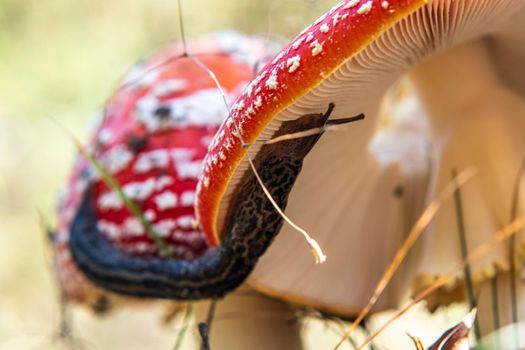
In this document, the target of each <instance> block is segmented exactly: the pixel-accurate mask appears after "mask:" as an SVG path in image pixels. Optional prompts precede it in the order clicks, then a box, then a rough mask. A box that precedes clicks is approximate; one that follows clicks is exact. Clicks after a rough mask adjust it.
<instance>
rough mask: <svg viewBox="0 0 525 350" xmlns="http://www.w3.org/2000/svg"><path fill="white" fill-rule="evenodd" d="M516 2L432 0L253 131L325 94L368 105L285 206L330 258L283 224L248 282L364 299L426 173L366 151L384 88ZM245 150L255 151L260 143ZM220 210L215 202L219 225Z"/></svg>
mask: <svg viewBox="0 0 525 350" xmlns="http://www.w3.org/2000/svg"><path fill="white" fill-rule="evenodd" d="M518 2H519V1H512V0H480V1H468V0H458V1H454V0H441V1H431V2H430V3H429V4H428V5H426V6H425V7H424V8H422V9H420V10H418V11H416V12H415V13H414V14H412V15H410V16H409V17H408V18H406V19H405V20H403V21H401V22H399V23H398V24H396V25H395V26H394V27H391V28H390V29H389V30H387V31H386V32H384V33H383V34H382V35H381V36H379V37H378V38H377V39H376V40H375V41H374V42H372V43H371V44H370V45H368V46H367V47H366V48H365V49H364V50H363V51H361V52H359V53H358V54H356V55H355V56H354V57H352V58H350V59H348V60H347V61H346V62H345V63H344V64H343V65H342V66H341V67H340V68H339V69H338V70H337V71H335V72H334V73H333V74H332V75H331V76H330V77H328V78H327V79H326V80H325V81H324V82H323V83H322V84H320V85H319V86H317V87H316V88H315V89H314V90H312V91H311V92H309V93H307V94H306V95H304V96H303V97H301V98H300V99H298V100H297V102H296V103H295V104H294V105H293V106H290V107H288V108H287V109H285V110H284V111H282V112H281V113H280V114H279V115H277V116H276V117H275V118H274V119H273V121H272V122H271V123H270V124H269V125H268V127H267V128H266V129H265V131H264V132H263V133H262V134H261V135H260V137H259V140H268V139H270V138H271V137H272V135H273V133H274V132H275V130H277V129H278V128H279V126H280V125H281V124H282V123H283V122H285V121H289V120H295V119H298V118H300V117H301V116H303V115H305V114H309V113H321V112H324V111H325V110H326V109H327V106H328V103H330V102H333V103H335V110H334V113H333V114H332V116H331V118H332V119H336V118H342V117H350V116H353V115H357V114H359V113H365V115H366V119H365V120H364V121H361V122H357V123H354V124H351V125H350V126H348V127H347V128H346V129H345V130H344V131H340V132H331V133H327V134H326V135H325V136H323V138H322V139H321V141H320V142H319V143H318V145H316V147H315V148H314V150H313V151H312V152H311V153H310V154H309V155H308V157H307V158H306V160H305V164H304V168H303V171H302V173H301V175H300V177H299V180H298V182H297V184H296V185H295V187H294V189H293V191H292V193H291V196H290V201H289V204H288V208H287V211H286V212H287V214H288V215H289V216H290V217H291V219H292V220H294V221H295V222H296V223H298V224H299V225H300V226H302V227H303V228H305V229H306V230H307V231H308V232H309V233H310V234H312V235H313V237H314V238H315V239H317V240H318V241H319V244H320V245H321V247H322V248H323V249H324V250H325V253H326V254H327V256H328V260H327V262H326V263H325V264H323V265H320V266H314V262H313V258H312V256H311V255H310V252H309V250H308V248H307V246H306V244H305V242H304V241H303V240H302V238H301V237H300V235H298V234H297V233H296V232H293V229H291V228H289V227H285V228H284V229H283V232H281V234H280V235H279V237H278V238H277V241H276V242H275V244H274V245H273V246H272V247H271V248H270V250H269V252H268V253H267V254H266V255H265V256H264V257H263V259H262V261H261V262H260V263H259V265H258V266H257V268H256V270H255V271H254V273H253V275H252V277H251V281H252V283H253V284H254V285H256V286H259V287H261V288H262V289H263V290H267V291H269V292H271V293H275V294H278V295H281V296H285V297H288V298H289V299H292V300H300V301H301V302H303V303H307V304H311V305H315V306H320V307H323V306H324V307H325V308H328V309H332V310H336V311H337V312H340V313H343V314H348V313H354V312H356V310H359V308H361V307H363V306H364V304H365V302H366V301H367V300H368V298H369V297H370V295H371V290H372V288H373V285H374V284H375V283H376V282H377V280H378V278H379V276H380V275H381V273H382V272H383V270H384V269H385V266H386V265H387V264H388V263H389V262H390V261H391V259H392V257H393V254H394V252H395V249H397V248H398V247H399V245H400V243H401V242H402V240H403V238H404V235H405V234H406V233H407V232H408V230H409V228H410V226H411V225H412V223H413V222H414V220H415V218H416V217H417V215H418V214H419V213H420V211H421V210H422V208H423V205H424V199H423V196H422V195H421V193H422V192H424V191H421V189H422V188H423V187H422V186H425V183H426V179H427V178H426V174H425V173H424V172H412V173H410V172H409V173H407V172H404V171H401V170H400V169H401V168H400V167H398V166H397V164H390V165H389V166H385V165H384V164H379V162H378V161H377V160H376V159H375V158H374V156H373V155H371V154H370V152H369V151H368V144H369V142H370V140H371V138H372V137H373V135H374V133H375V131H376V125H377V114H378V113H377V110H378V107H379V105H380V101H381V98H382V96H383V95H384V93H385V91H386V90H387V88H388V87H389V86H390V85H391V84H392V83H393V82H394V81H395V80H396V79H397V78H398V77H399V76H400V75H401V74H402V73H404V72H406V71H407V70H409V69H410V68H411V67H412V66H414V65H415V64H416V63H417V62H420V61H421V60H423V59H424V58H426V57H428V56H430V55H432V54H434V53H436V52H439V51H440V50H442V49H443V48H446V47H449V46H451V45H452V44H459V43H461V42H465V41H468V40H470V39H472V38H476V37H480V36H482V34H480V32H483V33H489V32H490V31H491V30H492V29H493V28H494V27H495V26H496V25H498V24H499V23H496V22H495V21H494V20H493V18H502V16H501V13H502V12H509V13H510V12H511V11H512V9H513V7H514V6H518ZM467 4H469V6H467ZM472 4H476V6H472ZM495 4H497V5H496V6H495ZM494 8H496V10H494ZM419 141H421V142H422V143H419V145H421V144H424V140H419ZM250 151H251V152H250V153H251V155H252V157H253V158H255V155H256V152H257V151H258V148H255V147H252V148H251V150H250ZM386 151H388V150H386ZM407 159H408V160H407V161H409V162H418V163H420V164H419V165H422V166H414V167H409V168H411V169H424V168H425V165H424V164H426V162H427V159H425V158H424V157H419V158H414V157H407ZM401 166H403V165H402V164H401ZM403 168H406V167H403ZM247 169H248V164H247V162H246V161H243V162H242V163H241V164H240V165H239V167H238V170H237V172H236V173H235V175H234V176H233V177H232V180H231V182H230V184H229V187H228V189H227V192H226V195H225V197H224V198H223V200H222V203H229V197H230V196H231V194H232V192H233V190H234V189H235V186H236V185H237V183H238V182H239V181H240V178H241V177H242V174H243V173H244V171H247ZM398 185H400V186H401V187H403V188H404V194H403V196H402V197H401V198H399V197H396V196H394V195H393V191H394V188H396V187H397V186H398ZM226 210H227V208H226V207H225V206H221V208H220V211H219V225H218V227H219V228H220V227H222V223H223V221H224V216H225V214H226ZM408 275H410V274H408V273H405V274H404V276H408ZM408 282H410V281H408V278H406V280H405V281H403V280H402V278H399V281H398V282H397V286H398V287H402V286H405V285H406V283H408ZM334 284H336V285H337V288H334ZM401 289H404V288H401ZM399 296H400V295H399V293H398V292H397V291H396V290H394V289H391V292H390V294H389V295H387V296H386V297H384V298H382V299H381V305H380V307H381V308H384V307H389V306H393V304H394V303H395V302H396V301H397V300H398V298H399Z"/></svg>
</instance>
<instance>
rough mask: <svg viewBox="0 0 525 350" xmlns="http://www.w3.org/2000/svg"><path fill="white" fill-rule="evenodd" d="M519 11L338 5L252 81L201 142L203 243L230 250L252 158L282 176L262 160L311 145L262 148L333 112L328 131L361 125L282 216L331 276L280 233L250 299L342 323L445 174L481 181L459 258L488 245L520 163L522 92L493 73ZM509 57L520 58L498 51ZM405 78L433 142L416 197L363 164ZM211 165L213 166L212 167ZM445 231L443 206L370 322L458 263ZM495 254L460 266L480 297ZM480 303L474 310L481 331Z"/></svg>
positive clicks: (416, 3) (384, 172) (505, 70)
mask: <svg viewBox="0 0 525 350" xmlns="http://www.w3.org/2000/svg"><path fill="white" fill-rule="evenodd" d="M524 4H525V3H524V2H522V1H513V0H499V1H468V0H399V1H394V0H388V1H380V0H346V1H342V2H340V3H339V4H338V5H336V6H334V7H333V8H332V9H331V10H330V11H329V12H328V13H327V14H325V15H324V16H322V17H321V18H319V19H318V20H317V21H316V22H315V23H314V24H312V25H311V26H310V27H308V28H306V29H305V30H304V31H303V32H302V33H300V34H299V35H298V36H297V37H296V38H295V39H294V40H293V41H292V42H291V43H290V44H289V45H288V46H287V47H285V48H284V49H283V50H282V51H281V52H280V53H279V54H278V55H277V56H276V57H275V58H274V60H273V61H272V62H271V63H269V64H268V65H267V66H266V67H265V68H263V69H262V70H261V72H260V73H259V75H258V77H257V78H256V79H255V80H254V81H253V82H252V84H250V86H249V87H248V88H247V89H246V90H245V91H244V93H243V94H242V95H241V96H239V97H238V99H237V101H236V103H235V104H234V106H233V107H232V109H231V114H232V115H231V118H229V119H228V120H227V121H226V122H225V123H223V124H222V126H221V128H220V129H219V131H218V133H217V134H216V136H215V140H214V141H213V142H212V143H211V146H210V149H209V152H208V154H207V156H206V160H205V164H206V165H205V168H204V172H203V175H202V178H201V179H200V182H199V191H198V195H197V214H198V220H199V225H200V227H201V229H202V230H203V232H204V233H205V234H206V235H207V236H208V239H209V240H210V241H212V242H214V243H216V244H219V243H220V242H225V244H227V243H228V240H229V239H230V238H229V237H230V236H229V234H230V230H231V227H232V225H235V224H236V222H237V220H238V219H239V217H238V215H237V212H236V210H237V208H238V205H239V203H243V201H244V200H245V198H246V196H247V192H246V189H247V188H249V187H247V183H248V182H250V181H251V179H252V177H253V175H252V172H251V169H250V165H249V159H253V161H254V163H255V166H256V168H257V169H258V171H259V172H260V173H264V174H267V173H268V172H269V171H270V172H271V173H273V174H274V175H273V176H274V177H277V176H282V173H281V172H280V169H279V168H277V167H275V168H272V165H271V164H268V163H267V161H266V160H267V159H271V158H272V157H277V158H278V159H281V157H283V153H284V152H283V151H281V149H286V148H287V147H289V152H290V153H292V154H293V152H294V151H296V150H297V149H299V148H300V146H298V144H301V143H303V142H304V145H305V147H307V146H308V147H309V146H310V145H309V142H310V140H309V139H308V138H305V139H303V140H302V141H300V140H299V141H298V140H296V139H294V141H293V142H291V144H290V145H287V144H286V142H283V143H282V144H281V146H280V148H279V149H272V148H270V147H268V145H267V144H265V142H266V141H268V140H270V139H272V138H274V137H276V136H278V135H281V134H282V133H289V132H290V130H291V129H294V130H297V129H299V130H307V129H310V128H313V127H315V126H317V125H318V124H316V123H324V122H325V121H324V120H321V121H320V120H319V119H316V118H312V117H311V116H312V115H314V114H317V115H319V116H321V115H324V114H323V112H324V111H325V110H327V107H328V105H329V104H330V103H333V104H334V105H335V108H334V110H333V113H332V114H331V115H330V119H337V118H341V117H346V116H351V115H356V114H358V113H364V114H365V115H366V116H367V120H365V121H364V122H361V123H359V124H355V125H352V126H351V127H349V128H348V130H347V131H346V132H340V133H332V134H330V135H329V137H324V138H323V139H321V140H320V141H319V142H318V144H317V145H315V147H313V149H312V151H311V152H310V154H309V155H308V157H306V159H305V161H304V167H303V169H302V171H301V173H300V175H299V176H298V178H297V180H296V181H297V184H296V185H295V186H294V188H293V190H292V191H291V194H290V198H289V201H288V207H287V214H288V215H289V216H290V217H291V218H292V219H296V220H297V221H299V222H300V223H301V224H302V225H303V227H305V228H306V229H307V230H308V231H309V232H312V233H314V235H315V238H316V239H317V240H318V241H319V243H320V245H321V246H322V247H323V248H324V250H325V252H326V254H327V256H328V261H327V262H326V263H325V264H324V265H320V266H315V265H314V262H313V261H312V259H311V257H310V255H309V252H308V250H307V249H302V248H301V247H302V246H303V243H302V242H301V237H299V236H298V235H296V234H294V233H293V232H291V231H293V229H292V228H290V227H284V228H283V229H282V232H281V234H280V235H279V236H278V237H277V239H276V242H275V244H273V245H272V247H271V248H270V249H269V250H268V252H267V253H266V254H265V256H263V258H262V259H261V262H260V263H259V265H258V266H257V268H256V269H255V270H254V272H253V274H252V275H251V276H250V279H249V283H250V285H252V286H254V287H255V288H256V289H258V290H260V291H262V292H264V293H265V294H268V295H271V296H274V297H277V298H281V299H284V300H287V301H290V302H292V303H297V304H301V305H309V306H313V307H316V308H319V309H321V310H324V311H327V312H330V313H334V314H338V315H342V316H348V317H352V316H355V315H356V314H357V313H358V312H359V311H360V310H361V309H362V308H363V307H364V306H365V305H366V304H367V302H368V299H369V298H370V296H371V294H372V291H373V288H374V286H375V285H376V283H377V282H378V280H379V278H380V277H381V275H382V273H383V271H384V270H385V269H386V267H387V265H388V264H389V263H390V262H391V260H392V258H393V256H394V253H395V251H396V249H397V248H398V247H399V246H400V245H401V242H402V240H403V238H404V235H405V234H406V233H407V232H408V230H409V228H410V226H411V225H412V224H413V223H414V221H415V219H416V218H417V216H418V214H419V213H420V212H421V209H422V208H423V204H422V203H421V202H420V201H419V199H418V198H420V196H421V195H423V196H428V198H431V197H432V196H433V194H434V193H435V191H436V189H439V188H442V187H443V186H444V184H445V183H448V182H449V181H450V178H451V176H450V174H451V171H452V170H453V169H455V168H458V169H461V168H464V167H466V166H470V165H474V166H475V167H476V168H477V169H478V175H477V177H476V178H475V179H474V180H472V181H471V182H470V183H469V184H467V185H466V187H465V188H464V189H462V191H461V195H462V198H463V215H464V219H465V223H466V227H467V245H468V246H469V247H471V248H472V249H474V248H475V247H477V246H478V245H479V244H481V243H482V242H486V241H488V240H489V238H490V237H491V235H492V234H493V233H494V232H495V231H496V230H497V229H498V228H499V227H501V226H502V225H504V224H506V223H508V220H509V216H510V214H509V213H510V203H511V198H512V191H513V183H514V179H515V177H516V176H517V173H518V169H519V167H520V163H521V160H522V158H523V157H524V156H525V152H524V151H525V139H524V138H523V135H522V134H523V131H524V130H525V119H523V114H524V112H525V104H524V100H523V97H524V91H525V88H524V87H525V83H524V82H523V79H519V78H518V77H521V76H522V74H521V73H518V74H516V75H514V73H510V72H514V69H515V67H509V66H505V64H506V63H508V62H521V60H522V59H523V52H522V51H523V50H522V49H521V47H522V45H521V44H522V43H523V36H524V35H523V32H516V31H515V30H514V28H515V27H516V26H517V27H518V28H519V27H522V26H523V21H521V19H522V18H523V9H522V7H523V5H524ZM513 42H514V43H516V42H519V43H520V44H519V45H514V46H513V45H509V43H513ZM405 73H409V75H410V78H411V79H412V81H413V83H414V84H415V87H416V89H417V91H418V94H419V96H420V100H421V103H422V104H423V106H424V110H425V113H426V114H427V115H428V117H429V121H430V128H431V134H432V135H431V141H432V152H431V154H430V156H431V157H430V160H431V166H430V167H429V169H430V174H429V175H430V184H429V186H428V190H427V191H426V192H424V193H419V194H418V193H417V189H418V188H419V187H420V184H421V183H422V182H421V181H425V180H424V179H425V178H426V175H427V174H425V172H424V171H421V168H420V167H415V169H416V170H410V169H406V168H403V167H402V164H397V166H396V164H390V166H388V167H385V166H384V165H383V164H382V163H381V162H380V161H379V160H378V159H377V158H376V157H374V155H373V154H371V152H369V149H368V146H369V142H370V141H371V140H372V139H373V136H374V134H375V133H376V130H377V110H378V106H379V105H380V100H381V98H382V96H383V95H384V94H385V92H386V91H387V89H388V88H389V86H391V85H392V84H393V83H394V82H395V81H396V79H398V78H399V77H400V76H401V75H403V74H405ZM280 152H281V153H280ZM422 153H425V152H422ZM219 155H221V159H222V158H224V159H222V161H218V162H213V160H214V159H217V158H218V156H219ZM247 155H249V158H248V157H247ZM426 161H427V159H419V160H417V162H420V163H424V162H426ZM273 180H274V178H273V177H270V179H267V181H266V186H267V187H268V189H269V190H270V192H274V193H275V191H276V189H275V188H274V186H275V181H273ZM399 185H402V188H404V194H403V195H402V196H401V199H399V198H397V197H398V196H396V195H395V193H397V191H394V189H395V188H398V186H399ZM250 189H251V188H250ZM277 190H278V189H277ZM521 194H523V193H521ZM522 202H523V201H522V200H521V199H520V203H522ZM520 210H521V208H520ZM520 213H521V211H520ZM260 215H261V214H260V213H258V212H254V213H253V216H254V217H255V219H254V220H253V225H252V226H251V227H252V228H253V229H255V228H257V227H259V226H258V225H261V224H262V222H261V220H259V216H260ZM457 220H458V219H457V218H456V212H455V209H454V203H453V202H450V203H448V204H446V205H445V206H444V207H443V209H441V211H440V213H439V214H438V216H437V217H436V219H435V220H434V222H433V223H432V225H431V227H430V228H429V229H428V232H427V233H426V236H425V241H424V242H423V244H422V247H421V248H422V249H421V252H420V255H421V256H420V259H419V260H418V264H411V266H406V267H405V271H404V273H402V274H401V276H400V278H399V280H398V283H397V284H396V286H395V287H398V288H395V287H394V288H390V289H389V290H387V292H386V293H385V295H383V296H382V297H381V299H380V300H379V302H378V303H377V304H376V310H381V309H385V308H390V307H395V306H396V305H397V303H398V302H399V301H400V299H401V298H402V297H403V296H404V295H406V293H407V292H408V290H409V287H410V286H411V285H412V286H413V285H414V281H415V279H416V276H418V278H417V279H418V283H422V284H423V285H428V284H429V283H431V282H432V281H433V279H434V278H435V277H436V276H439V275H441V274H443V273H445V272H447V271H450V270H451V269H453V267H454V266H455V264H457V263H458V262H459V261H461V260H462V257H461V249H460V245H459V239H458V235H457V230H458V229H457ZM248 227H250V226H248ZM268 235H269V233H268ZM520 237H521V236H520ZM519 242H520V241H519ZM519 244H520V246H521V244H522V242H520V243H519ZM507 252H508V249H507V247H505V246H503V245H502V246H498V247H494V249H493V251H492V252H491V253H490V254H489V255H488V256H487V257H486V258H483V259H481V260H478V261H476V262H474V263H473V264H472V265H471V270H472V273H473V276H474V282H475V283H476V284H477V285H478V286H480V288H484V286H485V285H487V284H488V279H489V278H491V277H494V276H504V275H505V274H506V273H507V271H508V268H509V266H508V260H509V256H508V254H507ZM521 253H522V252H521V251H520V257H522V255H521ZM416 269H417V271H416ZM462 288H464V280H463V278H462V277H461V276H458V278H457V280H456V281H455V282H454V284H453V285H451V286H449V289H448V290H446V289H442V290H441V291H440V293H438V295H437V298H438V299H440V298H444V297H445V295H447V294H448V296H450V295H454V294H455V293H456V294H460V295H461V296H460V297H459V298H456V299H457V300H459V299H461V298H462V297H463V293H462ZM458 291H460V293H457V292H458ZM502 293H503V294H504V295H505V296H502V297H501V298H507V299H508V298H509V295H510V294H509V289H508V287H507V289H506V290H504V291H500V296H501V294H502ZM485 298H488V297H485ZM441 300H443V299H441ZM488 304H490V303H488V302H487V303H483V305H481V304H480V305H479V308H480V318H483V317H482V315H483V313H484V311H483V310H484V309H487V308H488V306H487V305H488ZM522 305H525V303H522ZM506 311H508V308H507V309H506ZM501 312H502V314H501V315H500V320H501V321H502V323H504V322H505V323H507V322H509V321H510V312H509V313H508V314H505V316H503V310H502V311H501ZM485 319H486V320H487V318H485ZM491 319H492V318H491ZM491 322H492V321H491ZM482 327H484V329H483V332H487V331H489V330H490V329H491V328H492V326H491V325H489V324H488V323H486V324H482ZM212 339H213V335H212ZM253 342H254V343H256V341H255V340H253Z"/></svg>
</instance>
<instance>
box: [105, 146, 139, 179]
mask: <svg viewBox="0 0 525 350" xmlns="http://www.w3.org/2000/svg"><path fill="white" fill-rule="evenodd" d="M132 160H133V153H131V152H130V151H129V150H128V149H127V147H126V146H125V145H121V144H119V145H116V146H115V147H112V148H110V149H109V150H107V151H106V152H105V153H104V154H103V155H102V156H101V157H100V163H101V164H102V166H103V167H104V168H105V169H106V170H107V171H108V172H109V173H110V174H116V173H118V172H119V171H121V170H124V169H125V168H126V167H127V166H128V165H129V163H130V162H131V161H132Z"/></svg>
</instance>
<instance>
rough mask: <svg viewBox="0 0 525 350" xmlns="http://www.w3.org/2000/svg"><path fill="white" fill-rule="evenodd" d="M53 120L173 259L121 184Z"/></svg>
mask: <svg viewBox="0 0 525 350" xmlns="http://www.w3.org/2000/svg"><path fill="white" fill-rule="evenodd" d="M51 120H52V121H53V122H54V123H55V124H56V125H58V126H59V127H60V128H61V129H62V130H63V131H64V132H65V133H66V135H67V136H68V137H69V138H70V140H71V141H72V142H73V144H74V145H75V147H76V149H77V151H78V152H79V153H80V154H81V155H82V156H83V157H85V158H86V159H87V160H88V161H89V163H90V164H91V165H92V166H93V167H94V168H95V170H96V171H97V173H98V174H99V175H100V177H101V178H102V180H103V181H104V182H105V183H106V185H107V186H108V187H109V188H111V189H112V190H113V191H115V193H116V194H117V195H118V196H119V198H120V199H121V200H122V202H123V203H124V205H125V206H126V208H127V209H128V210H129V211H130V212H131V213H132V214H133V216H135V217H136V218H137V219H138V220H139V221H140V223H141V224H142V226H143V227H144V228H145V229H146V232H147V234H148V235H149V236H150V237H151V239H153V241H154V242H155V244H156V245H157V246H158V247H159V249H160V251H161V252H162V253H163V254H164V256H165V257H167V258H172V257H173V253H172V251H171V249H170V247H169V246H168V245H167V244H166V242H165V241H164V240H163V239H162V237H160V236H159V235H158V234H157V233H156V232H155V230H154V229H153V227H152V226H151V224H150V222H149V221H148V220H147V219H146V218H145V217H144V214H143V213H142V211H141V210H140V208H139V207H138V206H137V205H136V204H135V202H133V200H131V198H129V197H128V196H127V195H126V194H125V193H124V191H123V190H122V188H121V186H120V184H119V183H118V182H117V180H116V179H115V178H114V177H113V176H111V174H110V173H109V172H108V171H107V170H106V169H105V168H104V166H103V165H102V164H101V163H100V162H99V161H98V160H97V159H96V158H95V157H94V156H93V154H91V153H90V152H89V151H88V150H87V149H86V148H85V147H84V146H83V145H82V144H81V143H80V141H78V140H77V138H76V137H75V136H74V135H73V134H72V133H71V132H70V131H69V130H68V129H67V128H65V127H64V126H63V125H62V124H60V123H59V122H58V121H57V120H55V119H53V118H51Z"/></svg>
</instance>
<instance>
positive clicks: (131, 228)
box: [123, 217, 144, 236]
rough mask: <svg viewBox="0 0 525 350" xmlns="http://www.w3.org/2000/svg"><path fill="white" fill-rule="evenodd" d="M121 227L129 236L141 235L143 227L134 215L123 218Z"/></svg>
mask: <svg viewBox="0 0 525 350" xmlns="http://www.w3.org/2000/svg"><path fill="white" fill-rule="evenodd" d="M123 229H124V231H125V232H126V234H129V235H131V236H141V235H143V234H144V227H143V226H142V224H141V222H140V220H139V219H137V218H135V217H130V218H127V219H126V220H124V225H123Z"/></svg>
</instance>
